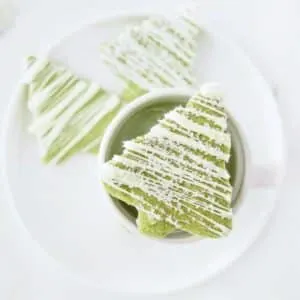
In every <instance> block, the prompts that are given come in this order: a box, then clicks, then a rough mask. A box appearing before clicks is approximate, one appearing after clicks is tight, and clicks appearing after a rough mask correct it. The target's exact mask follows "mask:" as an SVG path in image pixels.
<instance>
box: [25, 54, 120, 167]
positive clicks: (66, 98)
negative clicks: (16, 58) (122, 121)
mask: <svg viewBox="0 0 300 300" xmlns="http://www.w3.org/2000/svg"><path fill="white" fill-rule="evenodd" d="M24 82H25V84H26V85H27V86H28V102H27V104H28V109H29V111H30V112H31V114H32V121H31V124H30V126H29V131H30V132H31V133H32V134H34V135H35V136H36V137H37V138H38V141H39V144H40V148H41V152H42V153H41V154H42V159H43V161H45V162H46V163H48V162H52V163H61V162H62V161H64V160H66V159H67V158H69V157H71V156H72V155H74V154H76V153H78V152H97V150H98V148H99V144H100V141H101V138H102V135H103V133H104V130H105V128H106V127H107V125H108V124H109V123H110V121H111V120H112V118H113V117H114V116H115V114H116V112H117V111H118V110H119V108H120V100H119V98H118V97H116V96H114V95H111V94H109V93H108V92H107V91H105V90H104V89H103V88H102V87H101V86H99V85H98V84H95V83H93V82H90V81H88V80H84V79H81V78H79V77H78V76H76V75H75V74H73V73H72V72H71V71H69V70H68V69H67V68H65V67H64V66H62V65H59V64H57V63H54V62H51V61H49V60H47V59H41V58H36V57H30V58H28V65H27V70H26V73H25V77H24Z"/></svg>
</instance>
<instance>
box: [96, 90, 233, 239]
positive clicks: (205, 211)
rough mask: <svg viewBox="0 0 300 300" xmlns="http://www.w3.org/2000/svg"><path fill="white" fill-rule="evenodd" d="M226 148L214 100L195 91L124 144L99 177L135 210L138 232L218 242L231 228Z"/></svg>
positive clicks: (219, 106) (225, 134) (220, 109)
mask: <svg viewBox="0 0 300 300" xmlns="http://www.w3.org/2000/svg"><path fill="white" fill-rule="evenodd" d="M230 147H231V139H230V135H229V133H228V131H227V115H226V112H225V110H224V107H223V105H222V103H221V101H220V99H219V98H218V97H205V96H203V95H201V94H200V93H198V94H196V95H195V96H194V97H192V98H191V99H190V100H189V101H188V103H187V104H186V106H184V107H182V106H179V107H177V108H175V109H174V110H172V111H170V112H169V113H167V114H166V115H165V116H164V118H163V119H162V120H160V121H159V122H158V124H157V125H155V126H154V127H152V129H151V130H150V131H149V132H148V133H147V134H145V135H144V136H139V137H137V138H135V139H133V140H130V141H126V142H125V143H124V151H123V153H122V154H121V155H115V156H114V157H113V158H112V160H110V161H109V162H107V163H106V164H105V165H104V168H103V169H102V170H101V171H102V172H101V176H102V180H103V182H104V184H105V186H106V189H107V191H108V192H109V193H110V194H111V195H112V196H113V197H115V198H117V199H119V200H121V201H123V202H125V203H127V204H129V205H133V206H135V207H136V208H137V210H138V211H139V213H140V215H139V217H138V220H137V225H138V227H139V229H140V231H141V232H143V233H145V234H149V235H152V236H157V237H163V236H165V235H167V234H169V233H170V232H172V231H173V229H174V228H175V229H177V230H182V231H186V232H188V233H190V234H193V235H198V236H202V237H211V238H219V237H222V236H225V235H227V234H228V233H229V232H230V230H231V227H232V209H231V195H232V187H231V185H230V182H229V179H230V175H229V173H228V171H227V169H226V164H227V162H228V161H229V157H230ZM155 221H156V222H155ZM152 222H153V224H152ZM151 224H152V227H151ZM148 225H149V226H150V227H148ZM156 229H157V231H156Z"/></svg>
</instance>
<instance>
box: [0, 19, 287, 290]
mask: <svg viewBox="0 0 300 300" xmlns="http://www.w3.org/2000/svg"><path fill="white" fill-rule="evenodd" d="M145 17H146V16H137V15H134V16H133V15H131V16H130V15H126V16H117V17H114V18H111V19H106V20H102V21H99V22H97V23H94V24H92V25H89V26H87V27H85V28H83V29H81V30H79V31H77V32H75V33H73V34H72V35H70V36H68V37H66V38H64V39H62V40H61V41H60V42H59V43H57V44H56V45H55V46H54V47H53V48H51V50H50V56H51V57H53V58H55V59H59V60H61V61H63V62H65V63H67V64H69V65H70V66H71V67H72V68H73V69H75V70H76V71H77V72H78V73H80V74H84V75H86V76H89V77H90V78H93V79H94V80H97V81H99V82H103V81H104V82H105V83H108V84H110V85H112V82H111V80H110V79H109V77H108V76H106V74H107V72H106V70H105V69H104V68H103V67H102V65H101V62H100V57H99V53H98V46H99V44H100V43H101V42H102V41H105V40H107V39H110V38H112V37H113V36H115V35H116V34H117V33H118V32H120V31H121V30H122V29H123V28H124V26H126V25H127V24H130V23H133V22H138V21H140V20H141V19H143V18H145ZM200 43H201V47H200V49H201V50H200V51H199V55H198V61H197V64H196V70H197V73H198V74H199V75H198V79H199V82H200V83H203V82H206V81H217V82H220V83H221V84H222V86H223V87H224V91H225V94H226V105H227V107H228V109H229V110H230V111H231V112H232V113H233V115H234V116H235V117H236V119H237V121H238V122H239V123H240V126H241V129H242V130H243V132H244V134H245V136H246V138H247V140H248V143H249V145H248V146H249V148H250V150H251V154H252V161H253V162H254V164H257V165H264V166H270V167H271V169H272V172H275V173H276V174H277V175H278V178H279V180H278V184H277V185H273V186H270V187H264V188H252V189H250V190H249V191H248V193H247V194H246V195H245V197H244V199H243V201H242V204H241V206H240V208H239V210H238V212H237V214H236V216H235V218H234V230H233V232H232V234H231V235H230V236H229V237H228V238H225V239H220V240H200V241H197V242H194V243H189V244H168V243H163V242H159V241H154V240H151V239H147V238H141V239H139V238H136V236H135V235H132V234H130V233H129V232H127V231H126V230H125V229H124V228H123V227H121V226H120V225H119V224H118V223H117V222H116V221H115V219H114V218H112V217H111V215H110V214H109V213H107V212H108V211H109V210H107V206H106V203H105V201H102V195H101V189H100V185H99V183H98V179H97V178H98V176H97V163H96V157H93V156H89V155H78V156H76V157H74V158H73V159H72V160H70V161H69V162H68V163H66V164H64V165H62V166H59V167H54V166H45V165H43V164H42V163H41V162H40V160H39V156H38V149H37V144H36V141H35V139H34V138H33V137H32V136H30V135H29V134H28V133H27V130H26V128H27V124H28V119H29V115H28V113H27V110H26V107H25V100H24V99H22V93H17V94H18V96H17V97H15V98H14V99H13V101H12V102H11V105H10V110H9V116H8V123H7V124H6V127H5V131H6V135H5V141H4V147H5V162H6V165H5V171H6V174H7V185H8V188H9V190H10V192H11V197H10V199H9V201H12V203H13V205H14V207H15V209H16V211H17V212H18V214H19V216H20V217H21V219H22V221H23V224H24V226H25V227H26V228H27V229H28V231H29V232H30V234H31V235H32V237H33V238H34V239H35V240H36V241H37V242H38V243H39V244H40V245H41V246H42V248H43V249H44V250H45V251H46V252H47V253H48V254H49V255H50V256H52V257H53V258H54V259H55V260H56V261H57V262H59V263H60V264H62V265H63V266H64V267H65V268H66V269H67V270H69V271H70V272H72V273H73V274H75V275H76V276H79V278H82V279H85V280H89V281H90V282H93V283H94V284H97V285H99V286H101V287H102V288H104V289H108V290H112V291H116V292H139V293H167V292H172V291H175V290H178V289H183V288H186V287H189V286H191V285H194V284H198V283H201V282H203V281H205V280H207V279H209V278H211V277H212V276H214V275H216V274H217V273H219V272H220V271H221V270H223V269H224V268H225V267H227V266H229V265H230V264H231V263H232V262H233V261H234V260H236V259H237V258H238V257H239V256H240V255H241V254H242V253H243V252H244V251H245V250H246V249H247V248H248V247H249V245H250V244H251V243H252V242H253V241H254V239H255V238H256V237H257V235H258V233H259V232H260V231H261V230H262V228H263V226H264V225H265V223H266V221H267V219H268V218H269V216H270V214H271V212H272V209H273V206H274V203H275V200H276V196H277V192H278V188H279V186H280V181H281V180H280V178H281V176H280V175H281V174H283V170H284V145H283V133H282V129H281V120H280V117H279V115H278V111H277V106H276V104H275V102H274V99H273V97H272V93H271V91H270V88H269V86H268V85H267V84H266V82H265V81H264V79H263V78H262V76H261V75H260V73H259V72H258V70H257V69H256V68H255V67H254V66H253V64H252V63H251V61H250V60H249V59H248V57H247V56H246V55H245V54H244V53H243V52H242V51H241V49H239V48H238V47H237V46H236V45H235V44H233V43H232V42H231V41H229V40H227V39H226V38H223V37H219V36H218V35H216V34H214V33H213V32H210V33H208V32H206V33H205V34H203V36H202V38H201V41H200Z"/></svg>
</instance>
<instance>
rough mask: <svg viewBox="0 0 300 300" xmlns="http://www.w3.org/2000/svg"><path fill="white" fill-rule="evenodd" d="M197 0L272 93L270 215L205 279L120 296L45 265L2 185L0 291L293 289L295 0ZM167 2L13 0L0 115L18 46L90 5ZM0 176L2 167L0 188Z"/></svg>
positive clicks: (61, 295) (101, 11)
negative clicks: (277, 131) (275, 164)
mask: <svg viewBox="0 0 300 300" xmlns="http://www.w3.org/2000/svg"><path fill="white" fill-rule="evenodd" d="M0 2H1V0H0ZM197 3H199V4H200V10H201V15H202V17H203V20H205V21H207V22H210V23H213V24H214V26H216V27H218V28H219V29H220V30H222V31H225V32H226V33H227V35H230V36H231V37H232V38H233V39H235V40H236V41H238V42H239V43H240V45H241V46H242V47H243V48H244V49H245V50H246V51H247V52H248V53H249V55H250V56H251V57H252V58H253V60H254V61H255V62H256V64H257V65H258V67H260V68H261V71H262V73H263V74H264V76H265V77H266V79H267V81H269V83H270V85H271V86H272V88H273V90H274V93H275V94H276V97H277V100H278V104H279V107H280V111H281V114H282V116H283V119H284V126H285V131H286V135H287V142H288V146H289V149H288V150H289V155H288V162H289V165H288V175H287V177H286V180H285V185H284V187H283V190H282V193H281V195H280V199H279V201H278V205H277V208H276V210H275V213H274V216H273V218H272V220H271V222H270V224H269V225H268V226H267V228H266V229H265V230H264V232H263V233H262V234H261V236H260V238H259V239H258V240H257V242H256V243H255V244H254V245H253V246H252V247H251V248H250V249H249V251H248V252H247V253H246V254H245V255H244V256H243V257H242V258H241V259H240V260H239V261H238V262H236V263H235V264H234V265H233V266H232V267H231V268H229V269H228V270H227V271H226V272H224V273H223V274H220V276H219V277H217V278H216V279H214V280H212V281H211V282H209V283H208V284H206V285H204V286H200V287H197V288H194V289H192V290H189V291H185V292H181V293H180V294H177V295H169V296H156V297H140V296H139V297H133V296H128V297H125V298H124V297H123V296H118V295H109V294H105V293H103V292H102V291H100V290H97V289H96V288H93V287H89V286H84V285H82V284H79V283H78V282H75V281H74V280H73V279H72V278H71V277H69V276H68V275H67V274H64V273H63V272H60V270H58V269H57V268H56V267H54V266H52V265H50V264H49V263H48V262H47V260H45V257H44V256H43V254H42V253H41V252H40V251H39V250H38V249H36V248H35V247H33V246H32V243H30V238H29V237H28V236H27V235H26V234H25V233H24V232H23V231H22V229H21V227H20V226H19V224H18V223H17V222H16V221H15V220H14V219H13V218H12V216H11V211H10V209H9V207H8V205H7V202H6V201H5V199H4V197H3V195H1V194H0V299H1V300H11V299H16V300H27V299H28V300H35V299H38V300H48V299H51V300H52V299H53V300H54V299H55V300H60V299H64V300H68V299H72V300H77V299H84V300H85V299H89V300H90V299H91V300H94V299H101V300H102V299H103V300H106V299H113V300H115V299H127V298H128V299H130V300H135V299H138V300H144V299H147V300H151V299H174V300H179V299H191V300H193V299H197V300H198V299H203V300H206V299H209V300H227V299H228V300H229V299H230V300H238V299H239V300H240V299H243V300H248V299H251V300H252V299H263V300H283V299H284V300H293V299H300V289H299V278H300V259H299V253H300V235H299V233H298V232H299V230H298V228H300V216H299V209H300V198H299V195H300V176H299V175H298V173H299V171H298V170H299V169H300V157H299V154H298V153H299V151H300V117H299V114H300V104H299V102H300V97H299V92H298V91H299V86H300V76H299V73H300V2H299V1H297V0H285V1H284V0H282V1H279V0H273V1H272V0H251V1H249V0H248V1H245V0H235V1H230V0H227V1H224V0H210V1H201V0H198V1H197ZM175 4H180V1H175V0H151V1H144V0H109V1H107V0H52V1H50V0H19V3H18V7H19V8H20V10H19V17H18V18H17V26H16V29H14V30H11V31H9V32H8V33H7V34H6V35H5V36H1V35H0V82H1V85H0V121H1V120H2V117H3V115H4V109H5V106H6V104H7V103H8V101H9V95H10V93H11V91H12V90H13V85H14V82H15V81H16V79H17V78H18V76H19V73H20V65H21V60H22V58H23V57H24V56H25V55H27V54H32V53H36V52H37V51H38V49H40V48H44V47H45V46H47V44H48V43H49V41H53V40H54V39H57V38H59V37H60V36H61V35H62V34H64V33H65V32H67V31H68V29H72V28H73V27H74V24H76V25H77V26H78V24H79V23H81V22H84V21H85V20H86V19H87V16H88V15H91V14H92V15H93V16H96V15H99V16H102V15H105V14H106V13H107V12H111V11H116V10H118V11H119V10H130V9H134V10H139V9H142V10H147V9H150V10H166V9H170V7H174V6H175ZM0 146H1V145H0ZM0 170H1V165H0ZM1 180H2V179H1V177H0V191H1V186H2V181H1ZM262 201H263V199H262ZM253 222H255V216H253ZM187 276H188V274H187Z"/></svg>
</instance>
